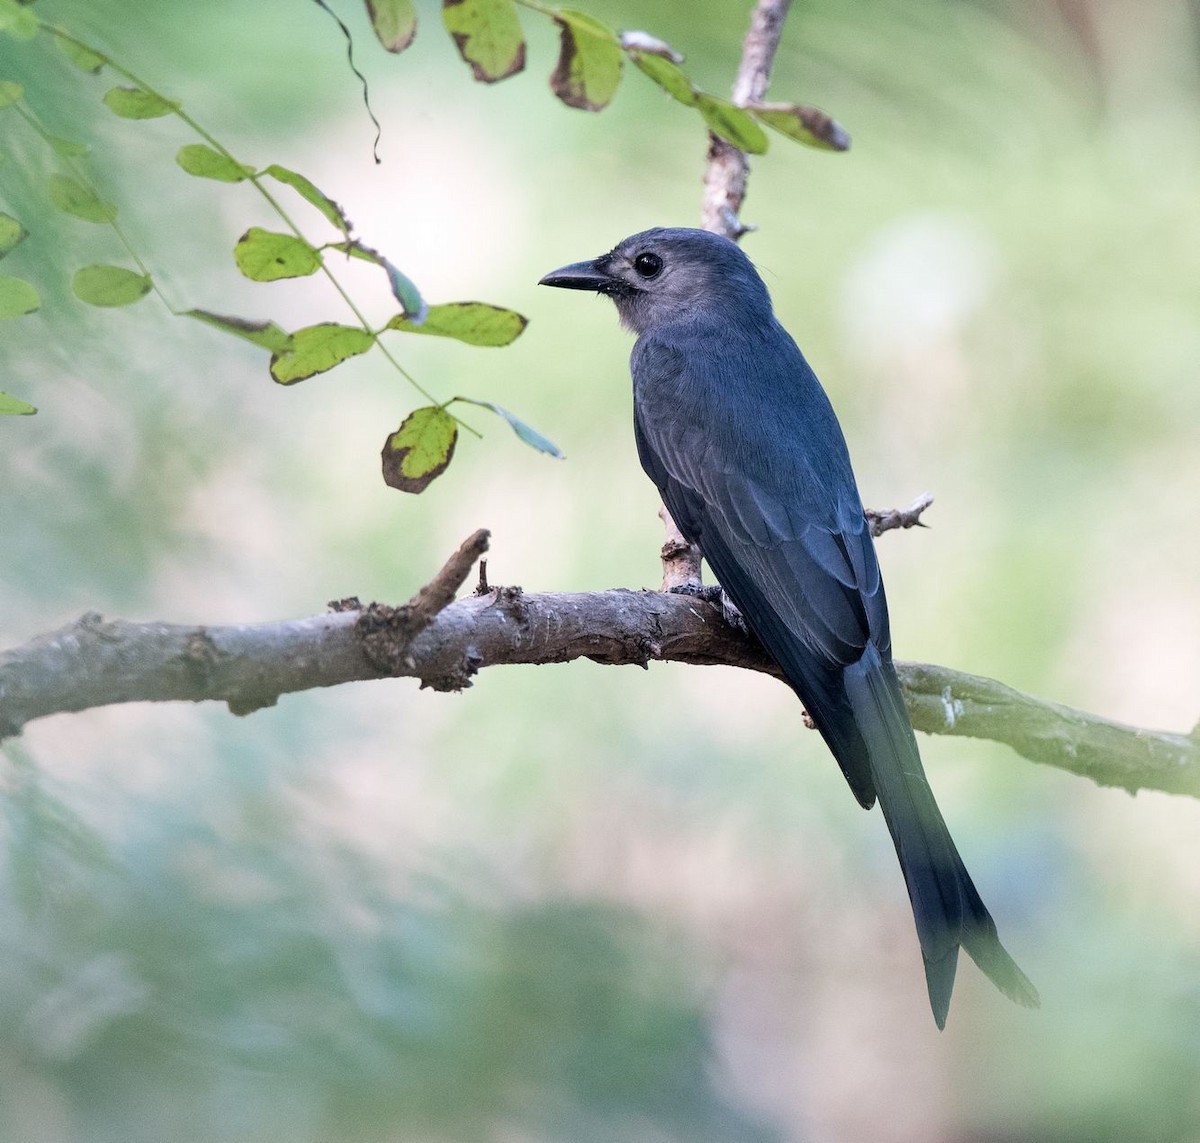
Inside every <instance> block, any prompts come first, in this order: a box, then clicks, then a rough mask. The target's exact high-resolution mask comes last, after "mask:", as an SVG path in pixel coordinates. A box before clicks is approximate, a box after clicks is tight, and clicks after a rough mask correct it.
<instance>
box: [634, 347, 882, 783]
mask: <svg viewBox="0 0 1200 1143" xmlns="http://www.w3.org/2000/svg"><path fill="white" fill-rule="evenodd" d="M788 345H791V343H790V340H789V342H788ZM705 360H706V359H705V358H704V357H703V355H696V354H684V353H683V352H681V351H680V350H679V349H677V348H675V347H673V346H671V345H670V344H668V343H664V342H661V341H657V340H656V339H655V338H653V337H648V338H643V339H642V340H641V342H639V345H638V352H637V353H636V354H635V357H634V362H633V365H634V373H635V384H637V382H638V379H639V374H640V375H641V377H642V378H648V377H654V378H658V379H661V378H665V377H668V376H670V377H673V378H674V379H675V382H676V384H673V385H672V386H671V387H670V395H669V400H670V407H665V406H664V404H663V403H662V401H661V400H658V399H656V395H655V394H656V392H657V393H659V394H660V395H661V394H662V393H663V392H664V387H663V386H657V385H656V386H648V385H643V386H640V391H639V399H638V401H637V402H636V415H635V430H636V436H637V443H638V450H639V454H640V456H641V459H642V464H643V466H644V467H645V468H646V471H647V472H648V473H649V475H650V477H651V479H653V480H654V482H655V483H656V484H657V485H658V487H659V490H660V492H661V493H662V495H663V499H664V500H665V502H666V504H667V507H668V509H669V510H670V512H671V514H672V516H673V517H674V518H675V521H676V523H677V524H678V525H679V527H680V530H681V531H682V532H683V534H684V535H685V536H687V537H688V538H689V539H691V540H694V541H695V542H696V543H697V544H698V545H699V546H700V550H701V551H702V552H703V553H704V556H705V558H706V559H707V560H708V562H709V565H710V566H711V567H712V569H713V572H714V573H715V575H716V576H717V578H718V579H719V580H720V582H721V585H722V587H724V589H725V590H726V591H727V592H728V593H729V595H730V596H731V597H732V598H733V600H734V602H735V603H736V604H737V606H738V608H739V609H740V610H741V612H742V614H743V615H744V616H745V617H746V620H747V622H748V624H749V626H750V628H751V630H753V631H754V633H755V634H756V635H757V636H758V637H759V639H760V640H762V642H763V644H764V645H765V646H766V647H767V649H768V650H769V651H770V652H771V654H772V655H773V656H774V657H775V658H776V659H777V660H778V662H779V664H780V666H781V667H782V668H783V670H784V673H785V674H786V676H787V678H788V681H789V682H790V683H791V684H792V686H793V687H794V688H795V689H796V691H797V692H798V694H799V695H800V697H801V699H802V700H803V701H804V704H805V707H806V708H807V710H808V712H809V714H810V715H811V716H812V718H813V720H814V722H816V724H817V726H818V728H819V729H820V730H821V732H822V734H823V735H824V736H825V738H826V739H827V740H828V741H829V744H830V746H831V747H832V748H833V752H834V754H835V755H836V756H837V758H838V760H839V762H840V763H841V764H842V769H843V771H844V772H845V774H846V778H847V781H849V783H850V785H851V787H852V788H853V790H854V792H855V795H856V796H857V797H858V799H859V801H861V802H863V804H864V805H870V804H871V803H872V801H873V800H874V788H873V783H872V781H871V777H870V769H869V763H868V760H867V757H866V749H865V744H864V743H863V742H862V740H861V737H860V736H859V734H858V732H857V729H856V728H855V725H854V719H853V717H852V715H851V713H850V711H849V709H848V707H847V702H846V698H845V690H844V685H843V682H842V678H841V675H842V671H843V669H844V668H845V667H846V666H848V665H850V664H851V663H855V662H857V661H858V660H859V659H860V658H861V657H862V654H863V651H864V649H865V648H866V646H867V644H868V643H869V642H870V643H873V644H874V645H875V646H876V647H878V648H879V649H880V651H881V652H883V653H886V652H887V650H888V648H889V644H890V640H889V635H888V622H887V606H886V603H885V600H884V595H883V586H882V582H881V580H880V576H879V566H878V563H877V561H876V558H875V550H874V545H873V544H872V542H871V537H870V533H869V531H868V530H867V524H866V519H865V517H864V515H863V510H862V504H861V502H860V500H859V498H858V492H857V490H856V488H855V484H854V478H853V475H852V473H851V470H850V464H849V458H848V456H846V452H845V444H844V441H843V439H842V435H841V430H840V428H839V427H838V425H837V421H836V419H835V417H834V415H833V412H832V409H830V408H829V405H828V401H827V400H826V398H825V396H824V393H823V392H822V391H821V389H820V387H819V385H818V384H817V382H816V379H815V377H812V375H811V372H810V371H808V366H807V364H806V363H805V362H804V359H803V357H801V356H800V354H799V352H798V351H796V352H795V354H794V357H793V356H790V355H789V356H787V357H784V358H783V360H782V364H783V365H785V366H786V367H787V368H788V369H789V371H790V375H789V376H788V377H787V378H780V379H779V381H780V384H779V385H777V386H772V385H771V384H769V382H770V380H771V379H769V378H768V379H765V380H766V382H767V383H763V382H764V379H762V378H760V379H758V380H759V383H758V384H756V385H754V386H753V387H752V388H753V390H754V392H765V393H768V394H770V393H776V394H778V402H777V403H776V404H772V403H770V402H768V403H766V404H765V405H764V407H762V408H756V407H753V405H751V406H749V407H747V405H746V404H745V401H746V399H747V395H746V388H747V387H744V386H739V387H738V392H737V393H736V394H735V395H734V400H735V401H736V400H741V401H742V402H743V404H742V405H740V406H739V405H737V404H730V405H729V406H728V407H722V403H723V400H722V394H723V393H726V392H727V390H721V389H718V388H717V387H715V386H714V385H712V384H711V382H708V383H703V384H700V385H696V386H695V387H694V388H695V390H696V391H697V392H703V393H704V394H705V396H706V397H707V398H709V399H708V400H705V401H704V402H703V404H701V403H700V402H687V401H681V400H679V395H680V394H686V393H688V392H689V391H691V390H692V388H693V386H692V385H691V384H689V381H690V380H692V379H691V378H689V371H690V370H693V369H695V368H705V367H706V364H705ZM696 361H699V363H700V364H699V365H696V364H693V363H694V362H696ZM796 370H803V371H804V373H805V374H807V376H799V377H797V376H795V375H794V374H795V371H796ZM797 382H798V383H800V384H801V385H802V386H803V390H802V393H801V396H802V397H803V401H802V402H798V401H797V400H796V394H795V392H794V391H793V392H790V393H788V392H786V390H784V388H783V386H784V385H785V384H786V385H794V384H796V383H797ZM713 398H715V400H714V399H713Z"/></svg>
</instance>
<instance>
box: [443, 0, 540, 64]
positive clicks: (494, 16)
mask: <svg viewBox="0 0 1200 1143" xmlns="http://www.w3.org/2000/svg"><path fill="white" fill-rule="evenodd" d="M442 22H443V23H444V24H445V25H446V31H447V32H449V33H450V35H451V36H452V37H453V38H454V43H455V44H456V45H457V47H458V53H459V55H461V56H462V58H463V59H464V60H466V61H467V63H468V64H470V65H471V72H472V74H473V75H474V76H475V78H476V79H477V80H479V82H480V83H495V82H497V80H501V79H507V78H508V77H509V76H510V75H516V73H517V72H519V71H520V70H521V69H522V68H523V67H524V66H525V37H524V36H523V35H522V33H521V22H520V20H518V19H517V6H516V4H515V3H513V0H442Z"/></svg>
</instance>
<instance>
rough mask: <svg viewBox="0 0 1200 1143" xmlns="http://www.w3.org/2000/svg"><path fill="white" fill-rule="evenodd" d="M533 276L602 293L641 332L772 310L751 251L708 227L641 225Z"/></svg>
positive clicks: (548, 282)
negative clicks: (587, 256)
mask: <svg viewBox="0 0 1200 1143" xmlns="http://www.w3.org/2000/svg"><path fill="white" fill-rule="evenodd" d="M538 284H539V285H542V286H559V287H561V288H563V289H567V290H592V291H594V292H595V293H598V294H607V295H608V296H609V297H610V298H612V300H613V301H614V302H615V303H616V306H617V312H618V314H619V315H620V318H621V323H622V324H623V325H625V326H627V327H628V328H629V329H631V330H633V332H634V333H636V334H639V335H640V334H643V333H650V332H652V331H654V330H657V329H661V328H663V327H664V326H666V325H669V324H672V323H674V322H677V321H681V320H683V321H686V320H688V319H693V318H694V319H699V320H704V319H705V317H709V316H713V317H715V316H723V317H726V318H730V317H736V316H744V315H746V314H752V315H755V316H766V317H769V316H770V313H771V300H770V297H769V296H768V294H767V288H766V286H764V285H763V283H762V279H761V278H760V277H759V276H758V273H757V272H756V271H755V269H754V266H753V264H752V263H751V262H750V259H749V258H747V257H746V255H745V254H743V253H742V251H741V250H740V249H739V248H738V246H737V245H736V244H735V243H733V242H730V241H729V239H728V238H722V237H721V236H720V235H719V234H712V233H710V232H709V231H707V230H689V229H685V228H682V227H670V228H668V227H656V228H655V229H653V230H643V231H642V232H641V233H640V234H634V235H632V236H631V237H629V238H626V239H625V240H624V241H623V242H619V243H617V245H616V246H615V247H614V248H613V249H612V250H611V251H609V253H607V254H601V255H600V257H599V258H594V259H592V261H590V262H575V263H572V264H571V265H570V266H563V267H562V268H561V269H559V270H553V271H551V272H550V273H549V274H547V275H546V276H545V277H544V278H542V280H541V281H540V282H539V283H538Z"/></svg>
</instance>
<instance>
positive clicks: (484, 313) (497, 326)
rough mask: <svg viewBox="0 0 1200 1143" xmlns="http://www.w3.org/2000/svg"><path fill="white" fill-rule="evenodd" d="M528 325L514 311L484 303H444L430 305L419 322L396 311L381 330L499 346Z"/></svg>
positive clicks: (506, 342) (506, 343)
mask: <svg viewBox="0 0 1200 1143" xmlns="http://www.w3.org/2000/svg"><path fill="white" fill-rule="evenodd" d="M528 324H529V322H528V320H527V319H526V318H524V317H522V316H521V315H520V314H519V313H517V312H516V310H506V309H504V308H503V307H501V306H492V305H488V303H487V302H447V303H445V304H444V305H440V306H430V307H429V309H428V311H427V312H426V314H425V320H424V321H423V322H422V323H421V324H420V325H418V324H416V323H415V322H413V321H411V320H410V319H409V318H406V317H405V316H404V315H403V314H397V315H396V316H395V317H394V318H392V320H391V321H389V322H388V323H387V325H386V326H384V329H397V330H400V331H401V332H402V333H429V334H433V335H434V336H435V337H453V338H455V339H456V340H458V341H465V342H466V343H467V344H468V345H489V346H491V345H494V346H500V345H511V344H512V342H514V341H516V339H517V338H518V337H520V336H521V332H522V331H523V330H524V329H525V327H526V326H527V325H528Z"/></svg>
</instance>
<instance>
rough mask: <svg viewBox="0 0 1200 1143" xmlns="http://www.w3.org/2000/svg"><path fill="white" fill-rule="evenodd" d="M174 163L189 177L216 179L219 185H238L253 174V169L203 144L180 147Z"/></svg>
mask: <svg viewBox="0 0 1200 1143" xmlns="http://www.w3.org/2000/svg"><path fill="white" fill-rule="evenodd" d="M175 162H177V163H178V164H179V165H180V166H181V167H182V168H183V169H184V170H185V171H187V173H188V174H189V175H194V176H195V177H196V178H198V179H216V180H217V182H219V183H240V182H242V181H243V180H245V179H248V178H249V177H250V176H251V175H252V174H254V168H253V167H248V166H246V165H245V164H244V163H239V162H238V161H237V160H236V159H231V158H230V157H229V156H228V155H222V154H221V152H220V151H214V150H213V149H212V148H211V147H210V146H208V145H207V144H205V143H189V144H188V145H187V146H186V147H180V148H179V151H178V152H177V153H176V155H175Z"/></svg>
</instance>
